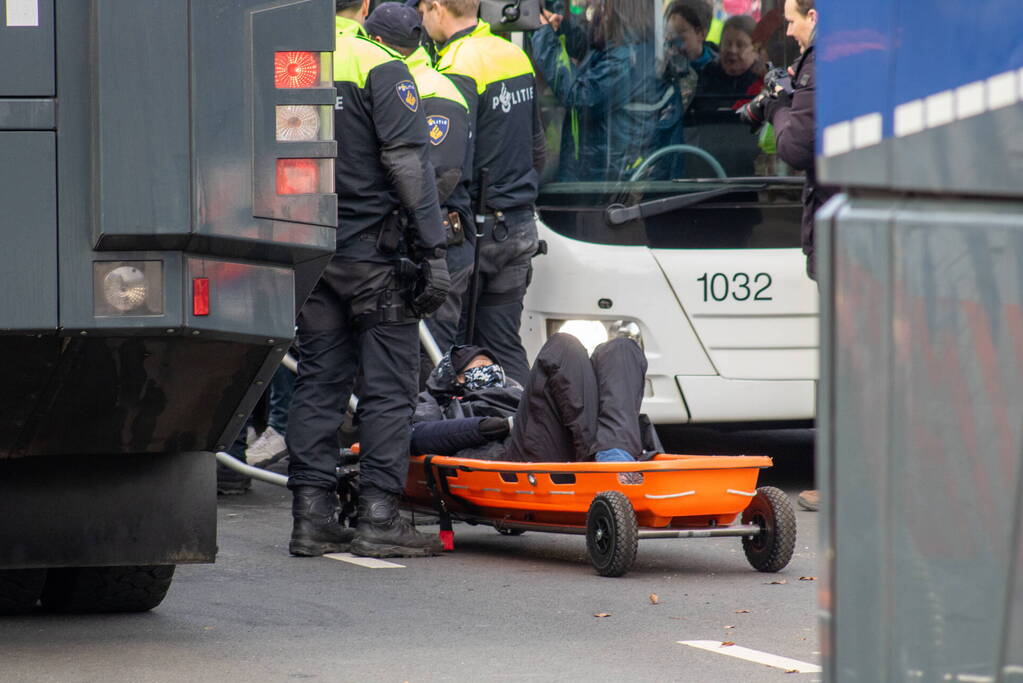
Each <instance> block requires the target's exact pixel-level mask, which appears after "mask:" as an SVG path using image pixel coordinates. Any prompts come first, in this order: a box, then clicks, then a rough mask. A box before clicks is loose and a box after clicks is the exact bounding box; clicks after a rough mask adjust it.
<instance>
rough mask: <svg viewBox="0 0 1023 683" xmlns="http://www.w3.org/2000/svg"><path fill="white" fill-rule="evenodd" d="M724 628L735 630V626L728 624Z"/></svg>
mask: <svg viewBox="0 0 1023 683" xmlns="http://www.w3.org/2000/svg"><path fill="white" fill-rule="evenodd" d="M724 628H735V624H726V625H725V626H724Z"/></svg>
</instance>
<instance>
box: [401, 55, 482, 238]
mask: <svg viewBox="0 0 1023 683" xmlns="http://www.w3.org/2000/svg"><path fill="white" fill-rule="evenodd" d="M405 64H407V65H408V68H409V71H410V72H411V73H412V77H413V78H414V79H415V81H416V87H417V88H418V89H419V96H420V97H421V98H422V102H423V109H424V113H425V114H426V137H427V139H428V140H429V142H430V162H431V163H432V164H433V169H434V172H435V173H436V178H437V201H438V202H439V203H440V205H441V206H442V207H444V208H445V209H446V210H448V211H457V212H458V213H459V214H461V216H462V218H463V220H465V221H466V224H468V222H469V221H471V220H472V209H471V206H470V202H469V180H470V178H471V176H472V167H471V165H472V155H471V148H470V146H469V105H468V104H467V103H466V101H465V98H464V97H463V96H462V94H461V93H460V92H459V91H458V88H456V87H455V85H454V83H452V82H451V80H450V79H448V78H447V77H446V76H444V75H443V74H441V73H438V72H437V71H436V70H435V69H434V68H433V66H432V65H431V63H430V55H429V54H427V52H426V50H425V49H424V48H422V47H421V48H419V49H418V50H416V51H415V52H413V53H412V54H411V55H409V56H408V57H406V58H405Z"/></svg>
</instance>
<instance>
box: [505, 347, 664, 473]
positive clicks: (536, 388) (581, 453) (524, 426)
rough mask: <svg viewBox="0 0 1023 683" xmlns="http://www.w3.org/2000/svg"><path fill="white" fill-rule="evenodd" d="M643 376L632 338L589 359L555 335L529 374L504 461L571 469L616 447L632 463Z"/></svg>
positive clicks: (639, 447) (637, 449) (638, 447)
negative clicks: (559, 463)
mask: <svg viewBox="0 0 1023 683" xmlns="http://www.w3.org/2000/svg"><path fill="white" fill-rule="evenodd" d="M646 370H647V362H646V356H645V355H644V354H643V350H642V349H641V348H640V347H639V345H638V344H636V342H634V341H632V340H630V339H613V340H611V341H609V342H605V343H603V344H601V345H600V346H598V347H597V348H596V350H594V352H593V356H592V357H589V356H587V355H586V349H585V348H584V347H583V345H582V344H581V343H579V340H578V339H576V338H575V337H573V336H572V335H568V334H561V333H559V334H555V335H553V336H552V337H551V338H550V339H548V340H547V343H546V344H544V346H543V348H541V349H540V353H538V354H537V356H536V361H535V362H534V363H533V368H532V370H530V372H529V378H528V380H527V381H526V384H525V393H524V395H523V397H522V402H521V403H520V404H519V408H518V411H517V412H516V413H515V420H514V424H513V426H512V431H511V435H510V436H509V438H508V447H507V453H506V454H505V457H506V458H507V459H508V460H513V461H521V462H556V461H567V462H571V461H581V460H591V459H593V455H594V454H595V453H597V452H599V451H603V450H607V449H609V448H620V449H622V450H624V451H626V452H628V453H630V454H631V455H632V456H633V457H635V458H638V457H639V456H640V455H642V453H643V442H642V437H641V432H640V425H639V411H640V407H641V405H642V403H643V385H644V378H645V375H646Z"/></svg>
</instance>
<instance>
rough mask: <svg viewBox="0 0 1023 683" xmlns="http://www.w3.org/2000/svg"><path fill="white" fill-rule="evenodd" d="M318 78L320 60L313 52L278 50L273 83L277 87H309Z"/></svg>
mask: <svg viewBox="0 0 1023 683" xmlns="http://www.w3.org/2000/svg"><path fill="white" fill-rule="evenodd" d="M319 80H320V62H319V60H318V59H317V58H316V54H315V53H313V52H278V53H277V54H276V55H275V56H274V84H275V85H276V86H277V87H278V88H311V87H313V86H314V85H316V84H317V83H318V82H319Z"/></svg>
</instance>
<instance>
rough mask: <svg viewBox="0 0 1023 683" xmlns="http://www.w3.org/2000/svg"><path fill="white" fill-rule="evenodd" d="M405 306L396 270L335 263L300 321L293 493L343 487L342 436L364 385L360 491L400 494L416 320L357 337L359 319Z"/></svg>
mask: <svg viewBox="0 0 1023 683" xmlns="http://www.w3.org/2000/svg"><path fill="white" fill-rule="evenodd" d="M384 300H388V301H391V302H392V303H393V302H395V301H398V302H400V301H401V295H400V293H399V292H398V291H396V290H395V283H394V267H393V266H392V265H390V264H388V263H376V262H369V261H361V260H350V259H346V258H345V257H344V255H343V253H342V254H338V255H335V256H334V257H333V258H332V259H331V261H330V264H329V265H328V266H327V270H326V271H325V272H324V274H323V276H322V277H321V278H320V281H319V282H318V283H317V284H316V287H315V288H314V289H313V292H312V294H310V295H309V298H308V299H307V300H306V303H305V305H304V306H303V307H302V311H301V313H300V314H299V316H298V339H299V363H298V378H297V380H296V382H295V394H294V397H293V398H292V402H291V412H290V414H289V416H288V432H287V438H286V440H287V444H288V450H289V451H290V452H291V464H290V466H289V468H288V474H289V479H288V486H289V487H291V488H295V487H297V486H319V487H322V488H331V489H332V488H334V487H335V486H336V485H337V475H336V467H337V462H338V449H339V444H338V438H337V432H338V428H339V427H340V426H341V420H342V417H343V412H344V408H345V406H346V405H347V404H348V399H349V397H350V396H351V393H352V387H353V386H354V383H355V380H356V376H357V374H358V375H359V378H360V383H359V386H360V391H361V394H360V396H359V411H358V412H359V423H360V433H361V448H362V451H361V454H362V455H361V458H360V476H361V479H362V486H373V487H376V488H378V489H381V490H383V491H389V492H392V493H400V492H401V491H402V490H403V489H404V488H405V479H406V477H407V474H408V454H409V436H410V426H409V425H410V421H411V419H412V411H413V409H414V406H415V396H416V391H417V385H416V381H417V377H418V373H419V335H418V327H417V322H416V321H415V319H407V321H403V322H400V323H396V324H392V323H380V324H377V325H375V326H373V327H371V328H369V329H367V330H365V331H362V332H360V331H358V330H357V329H356V325H355V319H356V317H358V316H360V315H362V314H364V313H371V312H373V311H376V310H377V309H378V306H379V305H380V303H381V301H384Z"/></svg>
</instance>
